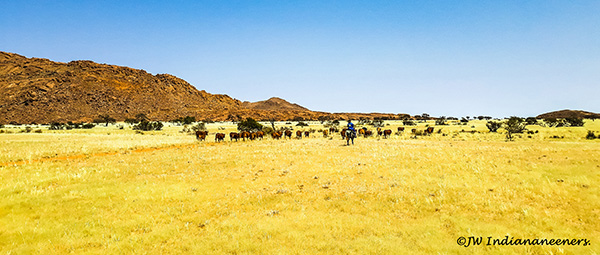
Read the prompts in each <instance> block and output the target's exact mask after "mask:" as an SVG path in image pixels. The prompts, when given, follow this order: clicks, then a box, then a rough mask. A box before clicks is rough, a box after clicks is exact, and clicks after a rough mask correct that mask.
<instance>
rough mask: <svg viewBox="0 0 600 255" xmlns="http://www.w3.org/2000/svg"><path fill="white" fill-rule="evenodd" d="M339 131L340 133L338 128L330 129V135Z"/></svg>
mask: <svg viewBox="0 0 600 255" xmlns="http://www.w3.org/2000/svg"><path fill="white" fill-rule="evenodd" d="M337 131H338V130H337V128H334V127H330V128H329V133H335V132H337Z"/></svg>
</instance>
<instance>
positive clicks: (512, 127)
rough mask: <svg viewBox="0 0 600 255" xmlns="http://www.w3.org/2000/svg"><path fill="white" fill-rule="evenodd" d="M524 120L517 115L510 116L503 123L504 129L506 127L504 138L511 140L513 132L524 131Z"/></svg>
mask: <svg viewBox="0 0 600 255" xmlns="http://www.w3.org/2000/svg"><path fill="white" fill-rule="evenodd" d="M525 125H526V123H525V121H524V120H523V119H522V118H519V117H514V116H513V117H510V118H509V119H508V120H507V121H506V122H505V123H504V129H506V131H507V133H506V139H508V140H509V141H510V140H512V139H513V138H514V137H513V134H517V133H523V131H525Z"/></svg>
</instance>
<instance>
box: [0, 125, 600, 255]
mask: <svg viewBox="0 0 600 255" xmlns="http://www.w3.org/2000/svg"><path fill="white" fill-rule="evenodd" d="M482 123H483V122H482ZM393 124H394V123H393ZM393 124H392V126H394V125H393ZM218 125H219V124H214V125H212V126H210V128H211V129H213V130H211V133H212V134H214V132H216V131H217V130H216V127H217V126H218ZM423 125H424V124H420V126H419V127H422V126H423ZM231 128H232V127H231V126H229V127H227V132H229V129H231ZM462 128H464V126H460V127H458V126H448V127H445V128H444V129H443V130H444V131H443V132H445V133H446V134H447V135H446V136H442V135H441V134H434V135H432V136H429V137H419V138H418V139H411V138H410V135H408V134H404V135H401V136H393V137H392V138H390V139H377V138H369V139H362V138H358V139H357V140H356V141H355V142H356V145H355V146H343V145H344V144H345V141H342V140H341V139H340V138H339V137H338V136H336V137H335V138H334V139H331V140H330V139H326V138H320V137H319V138H309V139H302V140H297V139H292V140H279V141H278V140H271V139H265V140H263V141H252V142H237V143H235V142H225V143H214V142H211V140H210V137H209V139H208V140H209V141H207V142H196V141H195V139H194V137H193V136H188V135H184V134H180V133H178V132H177V129H176V128H175V127H173V128H171V129H167V130H166V131H162V132H159V133H158V134H156V135H148V134H146V135H136V134H133V133H131V131H128V130H121V131H118V130H114V129H112V130H110V133H111V134H110V135H108V134H107V132H105V131H106V130H102V129H98V130H96V128H95V129H92V130H93V131H69V132H67V131H63V132H62V134H47V133H46V132H45V133H42V134H3V135H1V137H2V139H3V143H1V147H0V149H2V150H3V152H11V151H14V150H24V151H20V152H12V153H14V154H9V155H8V156H6V155H3V156H2V158H1V160H0V162H12V161H15V160H20V159H23V158H25V159H27V157H31V158H32V159H36V158H37V157H47V156H48V155H50V153H53V152H54V151H56V152H55V153H54V154H58V155H55V156H64V155H76V154H87V156H85V157H81V158H72V159H57V160H52V161H32V162H31V163H27V164H22V165H18V166H3V167H0V197H1V198H2V200H0V252H1V253H7V254H10V253H13V254H22V253H41V254H46V253H71V252H73V253H97V254H105V253H136V254H137V253H174V254H178V253H200V254H228V253H231V254H432V253H433V254H464V253H469V254H470V253H473V254H511V253H517V254H594V253H598V252H599V251H600V249H599V248H598V241H599V238H598V237H600V223H598V219H599V218H600V217H599V216H600V197H599V196H600V190H599V187H598V183H600V174H599V173H600V140H593V141H589V140H585V139H583V137H584V136H585V133H586V132H587V131H586V130H587V129H592V130H596V131H598V130H600V128H598V124H597V123H586V127H585V128H568V129H560V130H553V129H549V128H540V132H539V133H538V134H536V135H534V136H533V137H532V138H526V137H524V138H518V139H517V140H516V141H514V142H506V141H504V136H503V135H502V134H486V133H484V134H478V133H476V134H470V133H462V132H458V131H460V130H461V129H462ZM468 128H470V126H468ZM478 128H481V123H476V129H478ZM465 129H466V128H465ZM394 131H395V130H394ZM455 132H458V133H455ZM225 133H226V132H225ZM554 133H558V134H560V135H564V136H565V138H564V139H550V138H548V136H550V135H554ZM580 133H581V134H582V135H580ZM46 135H47V136H46ZM57 137H60V138H61V139H60V140H58V138H57ZM5 138H6V139H5ZM128 139H129V140H128ZM213 139H214V138H213ZM65 140H66V141H65ZM227 140H228V139H227ZM6 141H9V142H6ZM15 141H19V142H15ZM57 141H58V143H59V144H57V145H56V147H53V145H52V144H54V143H56V142H57ZM67 141H68V142H67ZM98 141H103V142H98ZM23 144H29V145H31V146H37V148H39V149H38V150H37V151H36V150H33V151H29V149H28V148H29V147H27V146H26V145H23ZM177 144H179V145H181V144H183V145H185V146H183V147H174V146H172V145H177ZM67 145H71V147H70V148H64V147H66V146H67ZM147 147H160V148H162V149H158V150H135V149H134V148H136V149H139V148H147ZM83 148H87V149H83ZM108 151H111V152H114V153H111V154H99V152H108ZM505 235H509V236H511V237H515V238H587V239H590V241H591V243H592V245H591V246H485V245H482V246H471V247H461V246H459V245H457V243H456V241H457V239H458V238H459V237H461V236H477V237H478V236H482V237H484V238H487V236H493V237H494V238H503V237H504V236H505Z"/></svg>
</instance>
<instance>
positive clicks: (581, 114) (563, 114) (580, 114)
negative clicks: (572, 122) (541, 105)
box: [537, 110, 600, 119]
mask: <svg viewBox="0 0 600 255" xmlns="http://www.w3.org/2000/svg"><path fill="white" fill-rule="evenodd" d="M537 118H538V119H549V118H557V119H561V118H583V119H599V118H600V114H598V113H593V112H586V111H579V110H560V111H554V112H548V113H544V114H540V115H538V116H537Z"/></svg>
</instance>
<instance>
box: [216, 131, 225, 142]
mask: <svg viewBox="0 0 600 255" xmlns="http://www.w3.org/2000/svg"><path fill="white" fill-rule="evenodd" d="M223 140H225V134H223V133H217V134H215V142H220V141H223Z"/></svg>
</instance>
